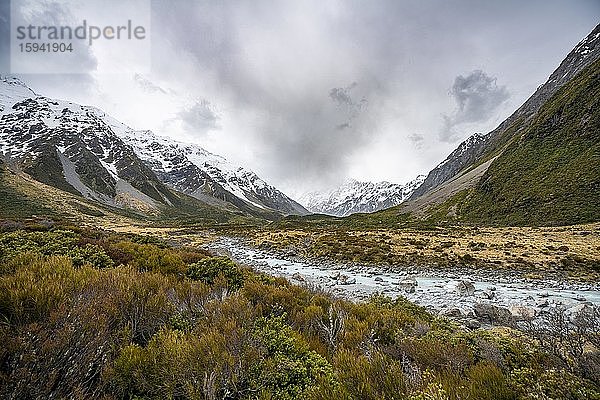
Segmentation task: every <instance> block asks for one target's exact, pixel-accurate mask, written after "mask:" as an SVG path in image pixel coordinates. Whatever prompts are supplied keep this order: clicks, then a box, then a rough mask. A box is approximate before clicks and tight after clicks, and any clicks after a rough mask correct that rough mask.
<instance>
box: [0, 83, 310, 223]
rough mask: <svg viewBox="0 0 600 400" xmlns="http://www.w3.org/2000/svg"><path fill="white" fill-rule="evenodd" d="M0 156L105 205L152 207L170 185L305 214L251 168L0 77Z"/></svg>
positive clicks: (257, 210) (213, 199)
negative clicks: (136, 129) (38, 93)
mask: <svg viewBox="0 0 600 400" xmlns="http://www.w3.org/2000/svg"><path fill="white" fill-rule="evenodd" d="M0 110H1V111H0V156H1V157H2V158H3V159H4V160H5V162H6V163H7V164H8V165H11V166H12V167H13V168H18V169H20V170H22V171H23V172H25V173H27V174H29V175H30V176H32V177H33V178H35V179H36V180H38V181H40V182H42V183H44V184H47V185H51V186H54V187H57V188H59V189H62V190H65V191H67V192H70V193H73V194H79V195H82V196H84V197H86V198H89V199H92V200H95V201H98V202H100V203H103V204H105V205H109V206H113V207H120V208H132V209H135V210H137V211H141V212H150V213H153V212H156V211H157V210H158V209H159V208H161V207H176V206H177V202H178V201H179V200H178V199H179V197H180V196H178V195H177V194H176V192H174V190H175V191H179V192H182V193H185V194H189V195H191V196H193V197H195V198H196V199H198V200H201V201H202V202H204V203H207V204H212V205H217V206H223V207H226V208H231V209H234V210H241V211H243V212H246V213H250V214H252V215H261V216H269V215H270V216H274V215H275V213H280V214H306V213H307V211H306V210H305V209H304V208H303V207H302V206H300V205H299V204H298V203H296V202H294V201H293V200H291V199H290V198H289V197H287V196H285V195H284V194H283V193H281V192H280V191H278V190H277V189H276V188H274V187H273V186H270V185H268V184H266V183H265V182H264V181H263V180H261V179H260V178H259V177H258V176H257V175H256V174H254V173H252V172H251V171H248V170H245V169H244V168H241V167H235V166H233V165H232V164H231V163H229V162H227V161H226V160H225V159H224V158H222V157H220V156H216V155H213V154H211V153H209V152H207V151H206V150H204V149H202V148H201V147H199V146H196V145H189V144H184V143H179V142H175V141H172V140H170V139H168V138H163V137H159V136H156V135H154V134H152V133H151V132H147V131H134V130H133V129H131V128H129V127H128V126H126V125H124V124H122V123H120V122H119V121H117V120H115V119H114V118H111V117H110V116H109V115H107V114H106V113H104V112H103V111H101V110H99V109H97V108H94V107H88V106H81V105H78V104H75V103H71V102H67V101H62V100H54V99H49V98H46V97H42V96H38V95H37V94H36V93H35V92H34V91H33V90H31V89H30V88H28V87H27V86H26V85H25V84H24V83H23V82H21V81H20V80H18V79H16V78H13V77H2V78H0Z"/></svg>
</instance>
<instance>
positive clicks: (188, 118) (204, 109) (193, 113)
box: [176, 99, 221, 136]
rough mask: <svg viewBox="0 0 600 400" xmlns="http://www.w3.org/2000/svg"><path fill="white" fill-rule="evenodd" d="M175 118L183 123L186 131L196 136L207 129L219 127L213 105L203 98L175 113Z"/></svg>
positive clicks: (207, 130)
mask: <svg viewBox="0 0 600 400" xmlns="http://www.w3.org/2000/svg"><path fill="white" fill-rule="evenodd" d="M176 119H177V120H180V121H181V122H182V123H183V125H184V128H185V129H186V130H187V131H188V132H190V133H191V134H193V135H196V136H202V135H204V134H206V133H207V132H209V131H212V130H218V129H220V128H221V127H220V126H219V119H220V117H219V115H218V114H217V112H216V111H215V108H214V106H213V105H212V104H211V103H210V102H209V101H208V100H205V99H202V100H199V101H197V102H195V103H194V104H193V105H192V106H189V107H187V108H185V109H183V110H181V111H180V112H179V113H177V116H176Z"/></svg>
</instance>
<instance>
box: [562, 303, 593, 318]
mask: <svg viewBox="0 0 600 400" xmlns="http://www.w3.org/2000/svg"><path fill="white" fill-rule="evenodd" d="M593 313H594V307H593V306H591V305H589V304H588V303H581V304H577V305H576V306H573V307H571V308H568V309H567V314H571V315H573V316H579V315H586V316H587V315H590V316H591V315H593Z"/></svg>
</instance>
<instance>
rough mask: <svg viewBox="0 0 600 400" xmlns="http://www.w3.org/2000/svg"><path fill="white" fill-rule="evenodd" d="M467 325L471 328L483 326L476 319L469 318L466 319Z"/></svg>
mask: <svg viewBox="0 0 600 400" xmlns="http://www.w3.org/2000/svg"><path fill="white" fill-rule="evenodd" d="M465 326H466V327H467V328H469V329H479V328H481V322H479V321H477V320H476V319H467V320H466V321H465Z"/></svg>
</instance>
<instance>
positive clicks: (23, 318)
mask: <svg viewBox="0 0 600 400" xmlns="http://www.w3.org/2000/svg"><path fill="white" fill-rule="evenodd" d="M0 227H4V229H5V230H4V231H3V232H0V321H1V322H0V341H2V344H3V345H2V346H1V347H0V397H2V398H86V399H175V398H176V399H323V400H325V399H357V400H358V399H361V400H362V399H366V400H368V399H373V400H375V399H378V400H379V399H411V400H425V399H430V400H451V399H452V400H458V399H482V400H483V399H496V400H502V399H533V398H544V399H546V398H552V399H582V400H583V399H595V398H600V388H599V386H598V383H599V382H600V375H599V373H598V369H597V361H595V360H597V357H598V354H597V351H596V350H597V347H596V348H595V349H596V350H593V349H594V348H593V347H591V348H588V347H586V349H585V350H583V349H582V350H581V351H580V350H579V347H577V345H576V344H577V343H579V342H578V341H581V340H584V342H588V341H589V342H591V341H593V342H592V343H595V344H596V346H597V345H598V337H597V330H596V331H593V330H590V329H589V327H587V325H585V326H584V325H577V326H575V325H574V324H575V323H568V327H565V326H562V328H561V329H560V330H557V331H554V330H552V329H551V328H550V327H542V328H541V329H542V330H541V331H539V333H540V335H541V334H543V335H544V336H536V335H533V336H528V335H526V334H525V333H516V332H514V331H511V330H491V331H486V330H475V331H467V330H464V329H462V328H460V327H458V326H457V325H455V324H454V323H452V322H450V321H449V320H446V319H444V318H436V317H434V316H433V315H431V314H429V313H428V312H426V311H425V310H423V309H422V308H420V307H417V306H415V305H413V304H411V303H409V302H407V301H405V300H403V299H402V298H399V299H397V300H391V299H389V298H386V297H383V296H378V295H376V296H374V297H372V298H371V299H370V300H369V301H367V302H363V303H351V302H347V301H342V300H339V299H336V298H334V297H332V296H330V295H328V294H326V293H323V292H320V291H316V290H311V289H307V288H303V287H300V286H295V285H292V284H290V283H289V282H288V281H286V280H284V279H281V278H271V277H268V276H265V275H261V274H257V273H255V272H253V271H251V270H249V269H247V268H244V267H243V266H239V265H235V264H234V263H232V262H231V261H230V260H228V259H225V258H216V257H213V256H211V255H210V254H208V253H207V252H205V251H202V250H199V249H197V248H189V247H180V248H171V247H169V246H167V245H166V244H165V243H163V242H161V241H160V240H157V239H155V238H152V237H148V236H137V235H119V234H114V233H108V232H103V231H87V230H81V229H73V228H68V227H66V228H65V227H63V228H62V229H61V228H58V227H50V229H49V230H40V227H39V226H35V227H34V228H35V230H31V229H30V228H29V227H28V226H26V225H19V224H11V225H6V224H3V223H0ZM7 228H9V230H6V229H7ZM563 329H569V332H572V334H573V335H574V336H573V337H572V338H571V336H570V335H568V336H565V335H564V331H563ZM575 329H578V330H575ZM582 329H584V330H582ZM542 337H543V341H544V342H543V343H544V346H543V347H542V346H539V343H540V340H542V339H541V338H542ZM571 339H572V340H571ZM549 343H554V344H555V345H556V346H552V345H549ZM590 366H591V367H593V368H590Z"/></svg>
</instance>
